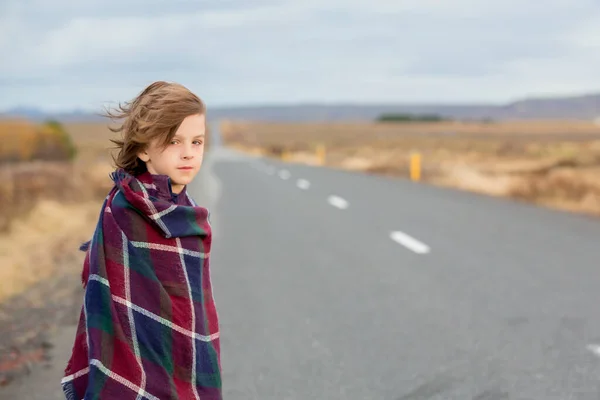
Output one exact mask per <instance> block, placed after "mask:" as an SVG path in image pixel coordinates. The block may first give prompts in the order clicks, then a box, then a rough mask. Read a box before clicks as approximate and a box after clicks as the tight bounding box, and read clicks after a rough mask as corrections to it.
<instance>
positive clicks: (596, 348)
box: [587, 344, 600, 357]
mask: <svg viewBox="0 0 600 400" xmlns="http://www.w3.org/2000/svg"><path fill="white" fill-rule="evenodd" d="M587 349H588V350H589V351H591V352H592V353H594V355H596V356H598V357H600V345H597V344H590V345H588V346H587Z"/></svg>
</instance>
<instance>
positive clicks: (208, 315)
mask: <svg viewBox="0 0 600 400" xmlns="http://www.w3.org/2000/svg"><path fill="white" fill-rule="evenodd" d="M111 177H112V179H113V181H114V182H115V186H114V187H113V189H112V190H111V191H110V193H109V194H108V196H107V197H106V199H105V200H104V203H103V205H102V211H101V213H100V216H99V219H98V224H97V226H96V229H95V231H94V234H93V236H92V240H91V241H90V242H88V243H86V244H85V245H84V246H82V250H85V251H86V257H85V261H84V266H83V273H82V282H83V285H84V287H85V295H84V300H83V305H82V307H81V313H80V318H79V325H78V327H77V332H76V336H75V341H74V344H73V351H72V354H71V357H70V359H69V361H68V364H67V367H66V368H65V374H64V377H63V379H62V380H61V385H62V388H63V392H64V394H65V396H66V399H68V400H80V399H85V400H88V399H89V400H92V399H118V400H130V399H131V400H151V399H161V400H163V399H181V400H187V399H190V400H192V399H198V400H217V399H219V400H221V399H222V394H221V360H220V341H219V340H220V339H219V323H218V316H217V311H216V307H215V302H214V299H213V294H212V285H211V281H210V271H209V258H210V257H209V256H210V247H211V240H212V233H211V226H210V222H209V212H208V210H207V209H205V208H203V207H199V206H198V205H196V203H195V202H194V201H193V199H192V198H191V197H190V196H189V194H188V193H187V192H186V191H185V189H184V191H183V192H182V193H180V194H179V196H178V197H177V201H176V202H173V200H172V197H171V196H172V192H171V186H170V181H169V178H168V177H167V176H165V175H151V174H149V173H144V174H142V175H139V176H135V177H134V176H132V175H130V174H128V173H126V172H125V171H123V170H122V169H118V170H116V171H115V172H114V173H113V174H112V175H111Z"/></svg>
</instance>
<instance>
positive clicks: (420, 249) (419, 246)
mask: <svg viewBox="0 0 600 400" xmlns="http://www.w3.org/2000/svg"><path fill="white" fill-rule="evenodd" d="M390 238H391V239H392V240H393V241H394V242H396V243H398V244H401V245H402V246H404V247H406V248H407V249H409V250H412V251H414V252H415V253H417V254H427V253H429V252H430V251H431V249H430V248H429V246H427V245H426V244H425V243H423V242H420V241H418V240H417V239H415V238H414V237H412V236H410V235H407V234H406V233H404V232H400V231H394V232H391V233H390Z"/></svg>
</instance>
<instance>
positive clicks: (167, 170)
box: [138, 114, 206, 193]
mask: <svg viewBox="0 0 600 400" xmlns="http://www.w3.org/2000/svg"><path fill="white" fill-rule="evenodd" d="M205 134H206V119H205V116H204V115H199V114H198V115H191V116H189V117H186V118H185V119H184V120H183V122H182V123H181V125H180V127H179V129H177V132H176V133H175V136H174V137H173V140H172V141H171V142H170V143H169V144H168V145H167V147H166V148H163V147H161V146H160V143H158V141H153V142H152V143H150V145H149V146H148V147H147V149H146V150H145V151H143V152H141V153H140V154H139V155H138V157H139V158H140V159H141V160H142V161H144V162H145V163H146V167H147V168H148V172H150V173H151V174H154V175H168V176H169V178H171V187H172V189H173V192H174V193H180V192H181V191H182V190H183V188H184V186H185V185H187V184H188V183H190V182H191V181H192V179H194V177H195V176H196V174H197V173H198V171H200V166H201V165H202V158H203V156H204V138H205Z"/></svg>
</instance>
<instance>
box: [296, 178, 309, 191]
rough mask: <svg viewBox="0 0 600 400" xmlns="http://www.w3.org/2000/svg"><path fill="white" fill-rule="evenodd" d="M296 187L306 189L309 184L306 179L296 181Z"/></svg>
mask: <svg viewBox="0 0 600 400" xmlns="http://www.w3.org/2000/svg"><path fill="white" fill-rule="evenodd" d="M296 185H297V186H298V187H299V188H300V189H304V190H306V189H308V188H309V187H310V182H309V181H307V180H306V179H298V182H296Z"/></svg>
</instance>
